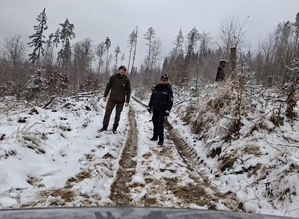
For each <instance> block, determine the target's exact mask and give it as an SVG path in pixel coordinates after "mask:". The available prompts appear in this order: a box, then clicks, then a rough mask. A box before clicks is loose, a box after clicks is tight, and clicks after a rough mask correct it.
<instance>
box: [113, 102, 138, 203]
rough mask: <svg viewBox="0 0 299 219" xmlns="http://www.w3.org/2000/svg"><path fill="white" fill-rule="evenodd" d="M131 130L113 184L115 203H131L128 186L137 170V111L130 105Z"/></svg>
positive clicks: (129, 119)
mask: <svg viewBox="0 0 299 219" xmlns="http://www.w3.org/2000/svg"><path fill="white" fill-rule="evenodd" d="M128 121H129V130H128V135H127V139H126V142H125V146H124V149H123V152H122V155H121V159H120V161H119V169H118V171H117V173H116V177H115V181H114V183H113V184H112V186H111V194H110V197H109V198H110V199H111V200H112V201H113V202H114V203H115V205H118V206H119V205H130V202H131V196H130V188H129V187H128V186H127V184H128V183H129V182H131V180H132V176H133V175H134V174H135V172H136V154H137V145H138V130H137V129H136V126H137V122H136V118H135V111H134V109H133V108H132V107H131V106H130V109H129V118H128Z"/></svg>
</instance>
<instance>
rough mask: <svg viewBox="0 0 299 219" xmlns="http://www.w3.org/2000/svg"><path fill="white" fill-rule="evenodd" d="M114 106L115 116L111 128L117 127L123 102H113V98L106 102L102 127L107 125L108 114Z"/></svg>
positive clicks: (109, 114)
mask: <svg viewBox="0 0 299 219" xmlns="http://www.w3.org/2000/svg"><path fill="white" fill-rule="evenodd" d="M115 106H116V109H115V118H114V123H113V129H114V130H116V129H117V127H118V123H119V119H120V114H121V111H122V110H123V108H124V103H123V102H115V101H113V100H108V103H107V106H106V112H105V116H104V120H103V127H104V128H107V127H108V125H109V121H110V116H111V113H112V111H113V109H114V107H115Z"/></svg>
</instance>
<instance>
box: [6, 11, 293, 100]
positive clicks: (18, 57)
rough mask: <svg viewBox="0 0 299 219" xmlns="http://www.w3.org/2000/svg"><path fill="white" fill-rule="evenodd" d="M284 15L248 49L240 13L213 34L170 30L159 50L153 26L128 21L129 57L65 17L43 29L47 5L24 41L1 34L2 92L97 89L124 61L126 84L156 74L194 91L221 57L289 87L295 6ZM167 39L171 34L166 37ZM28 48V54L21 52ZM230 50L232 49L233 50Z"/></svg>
mask: <svg viewBox="0 0 299 219" xmlns="http://www.w3.org/2000/svg"><path fill="white" fill-rule="evenodd" d="M294 18H295V19H294V21H283V22H281V23H279V24H277V26H276V27H274V30H273V32H271V33H269V35H268V36H267V37H266V38H265V39H263V40H262V41H261V42H260V43H259V46H258V48H257V49H256V50H255V51H250V50H245V45H246V44H247V43H248V42H246V41H245V37H246V28H247V27H246V20H245V21H243V22H240V21H239V19H238V18H235V17H230V18H229V19H228V20H227V21H226V22H223V23H222V24H221V25H220V27H219V36H220V37H219V39H218V40H217V41H215V38H216V37H214V36H211V34H210V33H209V32H205V31H204V30H202V31H201V32H200V31H199V30H197V28H196V27H194V28H193V29H192V30H191V31H190V32H189V33H187V35H184V33H183V32H182V30H179V31H178V34H177V36H174V39H175V40H174V42H173V49H172V50H171V51H169V53H168V55H167V56H166V57H163V58H162V57H161V56H160V55H161V46H162V42H161V41H160V40H159V38H157V37H156V32H155V29H154V28H153V27H150V28H148V30H147V32H146V33H139V32H138V27H136V28H134V29H133V30H132V32H131V34H130V35H129V36H128V40H127V42H128V48H129V54H126V55H127V56H128V57H125V53H124V52H122V49H121V48H120V46H119V45H118V44H117V42H111V41H110V38H109V37H107V38H106V39H103V42H99V43H95V42H93V41H92V40H91V39H89V38H86V39H84V40H83V41H79V42H76V41H75V38H76V33H75V24H72V23H71V22H70V21H69V20H68V19H66V20H65V21H64V22H63V23H60V24H59V28H58V29H57V30H56V32H54V33H50V34H49V33H47V29H48V27H47V15H46V9H45V8H44V9H43V11H42V12H41V13H40V14H39V15H38V16H37V18H36V21H37V23H36V24H35V25H34V26H33V34H32V35H31V36H29V41H30V42H29V43H25V42H23V41H22V40H21V36H20V35H14V36H11V37H10V38H5V39H4V42H3V43H2V44H1V47H0V79H1V81H2V83H1V86H0V95H1V96H7V95H9V96H11V95H13V96H16V97H17V98H26V99H27V100H35V101H39V100H45V96H51V95H63V96H64V95H70V94H73V93H77V92H83V91H94V90H98V89H100V88H102V87H103V85H105V83H106V81H107V80H108V78H109V76H110V75H112V74H114V73H116V69H117V67H118V66H119V65H125V66H127V70H128V71H127V73H128V76H129V78H130V79H131V83H132V87H134V88H140V89H150V88H151V87H152V85H153V84H155V83H156V81H157V78H159V76H160V75H161V74H168V75H169V78H170V81H171V83H173V84H175V85H176V86H178V87H179V88H181V89H183V90H185V89H186V90H190V89H192V90H193V91H194V93H196V92H198V90H199V88H200V87H201V86H203V85H205V84H208V83H211V82H213V81H215V77H216V70H217V66H218V63H219V60H220V59H226V60H228V67H227V69H226V74H227V76H228V77H234V76H236V75H240V74H241V75H243V76H245V77H246V78H250V80H251V81H255V82H256V83H258V84H261V85H263V86H265V87H271V86H277V87H279V88H286V87H288V88H290V87H292V89H295V88H296V86H297V74H298V72H299V70H298V67H299V61H298V55H299V54H298V51H299V48H298V47H299V13H298V14H297V15H296V16H294ZM170 40H171V39H170ZM138 43H142V44H145V45H146V46H147V55H146V57H142V59H143V62H142V64H141V65H140V66H137V65H136V57H137V56H138V51H137V49H136V48H137V44H138ZM27 51H29V53H30V54H29V56H28V54H27ZM232 51H233V53H232Z"/></svg>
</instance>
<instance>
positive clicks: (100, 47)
mask: <svg viewBox="0 0 299 219" xmlns="http://www.w3.org/2000/svg"><path fill="white" fill-rule="evenodd" d="M104 53H105V43H104V42H101V43H100V44H99V45H98V46H97V48H96V55H97V56H98V58H99V65H98V73H101V67H102V66H103V65H104V61H103V55H104Z"/></svg>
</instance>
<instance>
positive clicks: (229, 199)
mask: <svg viewBox="0 0 299 219" xmlns="http://www.w3.org/2000/svg"><path fill="white" fill-rule="evenodd" d="M133 99H134V100H135V101H136V102H137V103H139V104H141V105H142V106H144V107H146V105H145V104H143V103H142V102H140V101H139V100H138V99H136V98H133ZM164 126H165V129H166V138H165V139H166V140H167V139H169V140H170V142H171V143H166V142H165V145H164V146H162V147H157V146H150V147H149V149H150V152H148V153H147V154H144V155H143V157H144V159H143V160H142V161H138V162H140V164H139V165H141V167H140V169H143V170H144V172H143V175H144V176H145V181H146V184H145V185H140V186H139V187H135V188H132V189H131V192H132V193H135V196H138V195H137V194H138V193H142V194H144V195H143V197H141V198H139V200H137V202H136V203H135V204H136V205H145V206H155V207H161V206H162V207H165V206H167V207H181V206H185V207H190V206H193V205H197V206H205V207H207V208H208V209H217V207H216V206H217V203H218V204H220V205H224V206H226V207H227V208H229V209H235V208H236V205H237V203H236V202H235V201H234V200H235V198H234V194H222V193H220V192H219V191H218V189H217V188H215V187H214V186H213V185H212V184H210V182H209V180H208V177H206V176H203V175H202V174H201V173H200V172H199V171H198V168H199V167H200V166H203V165H204V162H203V160H202V159H201V158H200V156H199V155H198V154H197V152H196V151H195V149H194V148H193V147H191V146H190V145H188V143H187V142H186V141H185V140H184V139H183V137H181V135H180V133H179V132H178V131H177V130H176V129H175V128H173V127H172V125H171V124H170V123H169V122H168V121H165V123H164ZM177 155H178V156H177ZM178 158H180V159H181V161H180V160H179V159H178ZM146 160H151V161H152V162H153V163H154V162H158V163H159V165H158V166H159V167H157V166H155V165H152V164H151V163H147V162H148V161H146ZM182 163H184V165H182ZM139 174H140V173H139ZM132 196H134V194H132Z"/></svg>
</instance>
